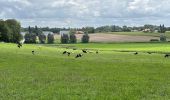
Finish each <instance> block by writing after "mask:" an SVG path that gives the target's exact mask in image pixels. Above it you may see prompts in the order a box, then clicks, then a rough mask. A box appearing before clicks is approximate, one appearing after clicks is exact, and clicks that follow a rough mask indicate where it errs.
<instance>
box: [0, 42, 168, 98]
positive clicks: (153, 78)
mask: <svg viewBox="0 0 170 100" xmlns="http://www.w3.org/2000/svg"><path fill="white" fill-rule="evenodd" d="M73 48H76V49H77V50H72V49H73ZM81 49H88V50H90V51H91V52H93V53H88V54H83V57H82V58H78V59H76V58H75V55H76V54H77V53H82V52H81ZM32 50H34V51H35V55H32V53H31V51H32ZM65 50H67V51H70V52H72V54H71V56H67V55H63V54H62V52H63V51H65ZM96 50H98V51H99V54H96V53H95V51H96ZM136 51H137V52H139V54H138V55H134V54H133V53H134V52H136ZM148 51H149V52H153V53H152V54H148V53H146V52H148ZM169 52H170V44H169V43H103V44H101V43H89V44H66V45H61V44H52V45H49V44H48V45H31V44H30V45H29V44H27V45H23V47H22V48H20V49H19V48H17V45H16V44H6V43H0V99H2V100H33V99H34V100H167V99H170V58H164V54H165V53H169Z"/></svg>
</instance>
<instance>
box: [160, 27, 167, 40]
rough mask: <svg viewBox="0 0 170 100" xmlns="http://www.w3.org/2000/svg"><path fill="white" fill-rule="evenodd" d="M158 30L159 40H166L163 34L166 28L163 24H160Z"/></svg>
mask: <svg viewBox="0 0 170 100" xmlns="http://www.w3.org/2000/svg"><path fill="white" fill-rule="evenodd" d="M159 32H160V41H162V42H164V41H166V36H165V32H166V28H165V26H164V24H163V25H160V29H159Z"/></svg>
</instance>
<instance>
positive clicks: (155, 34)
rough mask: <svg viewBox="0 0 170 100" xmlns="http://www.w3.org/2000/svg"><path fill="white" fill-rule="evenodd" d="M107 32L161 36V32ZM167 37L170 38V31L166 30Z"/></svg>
mask: <svg viewBox="0 0 170 100" xmlns="http://www.w3.org/2000/svg"><path fill="white" fill-rule="evenodd" d="M99 34H100V33H99ZM107 34H117V35H130V36H154V37H159V36H160V33H144V32H108V33H107ZM166 37H167V38H170V31H167V32H166Z"/></svg>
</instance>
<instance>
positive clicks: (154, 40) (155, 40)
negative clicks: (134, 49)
mask: <svg viewBox="0 0 170 100" xmlns="http://www.w3.org/2000/svg"><path fill="white" fill-rule="evenodd" d="M150 41H151V42H158V41H159V40H158V39H150Z"/></svg>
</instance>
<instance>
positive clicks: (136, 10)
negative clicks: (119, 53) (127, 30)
mask: <svg viewBox="0 0 170 100" xmlns="http://www.w3.org/2000/svg"><path fill="white" fill-rule="evenodd" d="M11 18H12V19H17V20H18V21H20V23H21V26H22V27H28V26H35V25H38V26H39V27H46V26H48V27H85V26H92V27H98V26H103V25H120V26H123V25H127V26H141V25H144V24H154V25H159V24H165V25H166V26H170V21H169V20H170V0H0V19H4V20H5V19H11Z"/></svg>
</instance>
